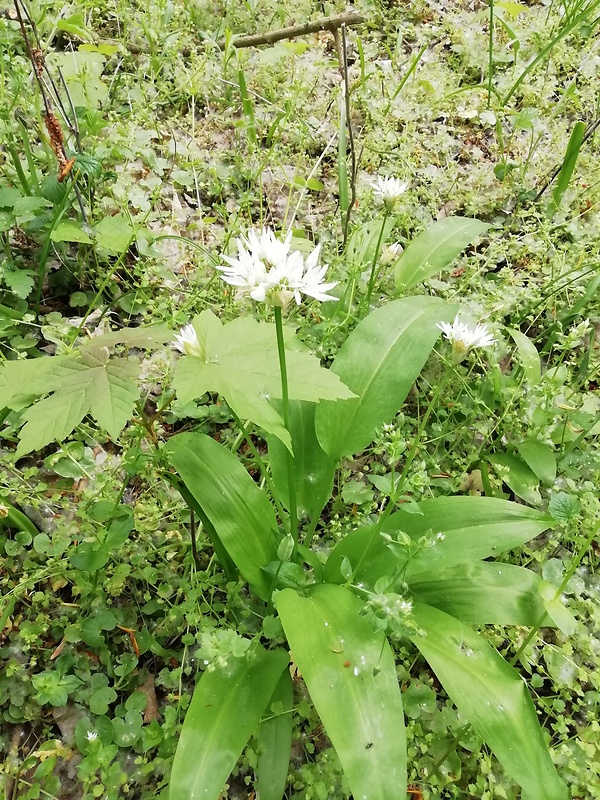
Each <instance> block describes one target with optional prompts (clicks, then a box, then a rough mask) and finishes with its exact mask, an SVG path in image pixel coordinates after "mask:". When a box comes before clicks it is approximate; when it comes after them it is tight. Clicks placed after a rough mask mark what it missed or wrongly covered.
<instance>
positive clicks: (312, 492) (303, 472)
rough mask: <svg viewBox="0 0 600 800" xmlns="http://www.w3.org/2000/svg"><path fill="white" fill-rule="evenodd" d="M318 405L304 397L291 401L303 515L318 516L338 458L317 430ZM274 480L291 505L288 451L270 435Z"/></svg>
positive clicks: (281, 497)
mask: <svg viewBox="0 0 600 800" xmlns="http://www.w3.org/2000/svg"><path fill="white" fill-rule="evenodd" d="M316 409H317V406H316V405H315V404H314V403H307V402H303V401H301V400H297V401H294V402H292V403H290V420H289V430H290V436H291V440H292V448H293V452H294V478H295V481H296V501H297V503H298V511H299V513H300V515H301V516H307V517H314V516H318V515H319V513H320V512H321V509H322V508H323V506H324V505H325V503H326V502H327V501H328V500H329V498H330V496H331V490H332V487H333V478H334V474H335V470H336V468H337V459H335V458H331V457H330V456H328V455H327V454H326V453H325V452H323V449H322V447H321V445H320V444H319V440H318V439H317V435H316V432H315V412H316ZM267 442H268V445H269V461H270V463H271V473H272V476H273V483H274V485H275V490H276V492H277V495H278V497H279V498H280V500H281V502H282V503H283V505H284V506H285V507H286V508H288V507H289V496H288V473H287V461H286V451H285V448H284V446H283V444H282V443H281V440H279V439H277V438H276V437H275V436H269V437H268V438H267Z"/></svg>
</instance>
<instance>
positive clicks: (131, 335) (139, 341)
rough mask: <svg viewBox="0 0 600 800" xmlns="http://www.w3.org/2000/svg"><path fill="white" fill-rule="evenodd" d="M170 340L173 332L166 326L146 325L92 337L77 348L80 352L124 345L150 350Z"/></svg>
mask: <svg viewBox="0 0 600 800" xmlns="http://www.w3.org/2000/svg"><path fill="white" fill-rule="evenodd" d="M171 339H173V331H172V330H171V329H170V328H168V327H167V326H166V325H148V326H147V327H140V328H122V329H121V330H120V331H110V332H109V333H103V334H102V335H101V336H93V337H92V338H91V339H89V340H88V341H87V342H85V343H84V344H82V345H79V348H80V350H100V349H101V348H103V347H114V346H115V345H117V344H125V345H127V346H128V347H138V348H140V349H141V350H146V349H147V350H151V349H152V348H154V347H160V345H162V344H164V343H165V342H169V341H171Z"/></svg>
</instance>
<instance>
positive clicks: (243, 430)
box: [229, 408, 287, 523]
mask: <svg viewBox="0 0 600 800" xmlns="http://www.w3.org/2000/svg"><path fill="white" fill-rule="evenodd" d="M229 411H230V412H231V415H232V417H233V418H234V420H235V422H236V425H237V426H238V428H239V429H240V436H241V437H242V439H243V440H245V442H246V444H247V445H248V448H249V450H250V452H251V453H252V455H253V456H254V460H255V461H256V464H257V466H258V468H259V470H260V474H261V476H262V477H263V478H264V481H265V483H266V484H267V486H268V487H269V491H270V492H271V497H272V498H273V501H274V503H275V505H276V506H277V511H278V512H279V516H280V518H281V521H282V522H283V523H285V519H286V516H287V515H286V513H285V511H284V509H283V506H282V505H281V503H280V502H279V500H278V499H277V493H276V491H275V487H274V486H273V481H272V480H271V476H270V475H269V471H268V470H267V468H266V466H265V462H264V461H263V460H262V458H261V457H260V453H259V452H258V450H257V449H256V446H255V444H254V442H253V441H252V438H251V436H250V433H249V427H250V426H249V425H244V423H243V422H242V420H241V419H240V418H239V417H238V415H237V414H236V413H235V411H233V409H231V408H230V409H229ZM236 449H237V448H236ZM232 452H235V450H234V451H232Z"/></svg>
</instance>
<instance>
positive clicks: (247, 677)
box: [169, 645, 289, 800]
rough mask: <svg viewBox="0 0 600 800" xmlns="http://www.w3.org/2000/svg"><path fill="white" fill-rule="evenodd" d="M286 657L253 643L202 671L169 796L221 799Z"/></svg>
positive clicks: (175, 799) (180, 799)
mask: <svg viewBox="0 0 600 800" xmlns="http://www.w3.org/2000/svg"><path fill="white" fill-rule="evenodd" d="M288 661H289V658H288V654H287V653H286V652H285V651H284V650H272V651H269V652H268V651H266V650H264V648H262V647H261V646H260V645H255V646H254V647H252V648H251V649H250V650H249V651H248V653H247V654H246V655H245V656H244V657H243V658H233V657H230V659H229V662H228V664H227V666H226V667H223V668H219V669H217V670H215V671H214V672H205V673H204V674H203V675H202V677H201V678H200V681H199V682H198V685H197V686H196V689H195V691H194V696H193V698H192V702H191V704H190V707H189V709H188V711H187V714H186V716H185V721H184V723H183V728H182V731H181V737H180V739H179V744H178V746H177V751H176V753H175V761H174V762H173V771H172V773H171V784H170V788H169V798H170V800H218V798H219V797H220V796H221V791H222V790H223V786H224V784H225V782H226V780H227V778H228V777H229V775H230V773H231V771H232V770H233V768H234V767H235V765H236V762H237V760H238V758H239V757H240V755H241V752H242V750H243V749H244V746H245V745H246V743H247V741H248V739H249V738H250V736H251V735H252V733H253V731H254V730H255V728H256V726H257V725H258V723H259V721H260V718H261V715H262V713H263V711H264V710H265V707H266V705H267V703H268V702H269V699H270V698H271V696H272V694H273V691H274V690H275V686H276V685H277V682H278V680H279V678H280V676H281V674H282V672H283V670H284V669H285V668H286V666H287V664H288Z"/></svg>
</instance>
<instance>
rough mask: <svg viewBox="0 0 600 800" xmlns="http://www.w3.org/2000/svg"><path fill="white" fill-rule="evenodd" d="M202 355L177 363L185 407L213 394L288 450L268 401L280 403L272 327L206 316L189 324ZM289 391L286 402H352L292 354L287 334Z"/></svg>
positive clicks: (328, 375)
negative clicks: (192, 327)
mask: <svg viewBox="0 0 600 800" xmlns="http://www.w3.org/2000/svg"><path fill="white" fill-rule="evenodd" d="M193 325H194V327H195V330H196V333H197V335H198V341H199V342H200V347H201V356H185V357H182V358H180V359H179V361H178V363H177V367H176V369H175V376H174V379H173V386H174V387H175V390H176V392H177V397H178V399H179V400H180V401H181V402H182V403H184V404H185V403H187V402H189V401H190V400H194V399H195V398H197V397H201V396H202V395H203V394H204V393H205V392H208V391H210V392H218V393H219V394H220V395H221V396H222V397H223V398H224V399H225V400H226V402H227V403H228V404H229V405H230V407H231V408H232V409H233V410H234V411H235V413H236V414H237V415H238V416H239V417H241V418H242V419H250V420H252V421H253V422H255V423H256V424H257V425H260V426H261V427H263V428H264V429H265V430H266V431H267V432H268V433H272V434H273V435H275V436H278V437H279V438H280V439H282V441H283V442H284V444H285V445H286V446H287V447H290V441H289V435H288V434H287V432H286V431H285V428H284V427H283V421H282V419H281V417H280V416H279V414H278V413H277V412H276V411H275V410H274V409H273V408H272V407H271V406H269V402H268V401H269V399H271V398H273V399H277V398H281V376H280V372H279V360H278V355H277V339H276V333H275V326H274V325H272V324H271V323H267V322H257V321H256V320H254V319H252V318H250V317H239V318H238V319H235V320H233V321H232V322H229V323H227V324H225V325H223V324H222V323H221V322H220V320H219V319H218V318H217V317H216V316H215V315H214V314H213V313H212V312H211V311H208V310H207V311H203V312H202V314H200V315H199V316H198V317H195V319H194V320H193ZM286 339H287V344H288V345H290V346H289V347H286V359H287V370H288V392H289V397H290V399H291V400H308V401H310V402H317V401H319V400H322V399H327V400H336V399H337V398H349V397H352V396H353V394H352V392H351V391H350V390H349V389H348V388H347V387H346V386H345V385H344V384H343V383H342V382H341V380H340V378H339V377H338V376H337V375H336V374H335V373H334V372H332V371H331V370H327V369H324V368H323V367H321V365H320V363H319V360H318V358H316V357H315V356H313V355H311V354H310V353H307V352H301V351H299V350H297V349H293V348H292V346H291V345H294V346H295V347H298V346H300V343H299V342H297V340H295V337H294V335H293V332H292V331H290V330H287V331H286Z"/></svg>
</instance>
